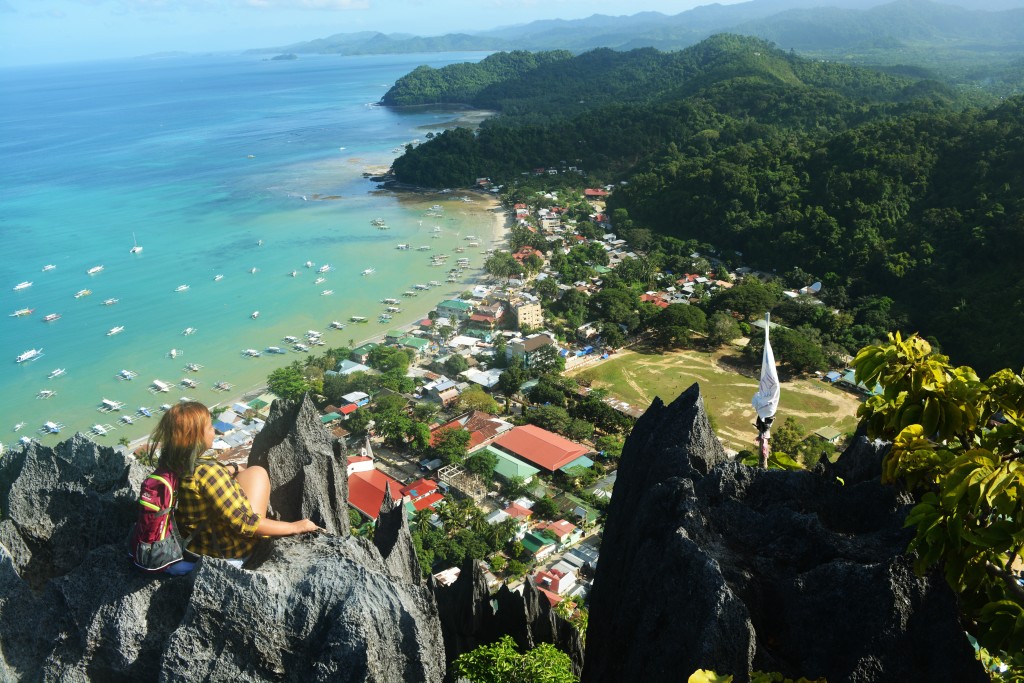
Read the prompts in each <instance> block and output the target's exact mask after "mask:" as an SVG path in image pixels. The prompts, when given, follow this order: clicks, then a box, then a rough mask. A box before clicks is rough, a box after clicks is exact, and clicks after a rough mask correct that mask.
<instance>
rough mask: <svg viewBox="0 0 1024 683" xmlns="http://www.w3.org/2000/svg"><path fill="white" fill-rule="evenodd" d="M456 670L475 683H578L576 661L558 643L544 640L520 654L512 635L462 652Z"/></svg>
mask: <svg viewBox="0 0 1024 683" xmlns="http://www.w3.org/2000/svg"><path fill="white" fill-rule="evenodd" d="M455 671H456V673H457V674H458V675H459V676H463V677H465V678H467V679H469V680H470V681H473V683H576V682H577V681H578V679H577V678H576V676H575V675H574V674H573V672H572V661H571V660H570V659H569V655H567V654H565V653H564V652H562V651H561V650H559V649H558V648H556V647H555V646H554V645H550V644H548V643H541V644H540V645H538V646H537V647H535V648H533V649H532V650H528V651H527V652H524V653H520V652H519V651H518V649H517V648H516V643H515V641H514V640H512V637H511V636H507V635H506V636H502V637H501V640H499V641H497V642H495V643H491V644H489V645H481V646H480V647H478V648H476V649H475V650H473V651H471V652H467V653H465V654H462V655H459V657H458V659H456V660H455Z"/></svg>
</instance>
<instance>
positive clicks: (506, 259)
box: [484, 251, 523, 280]
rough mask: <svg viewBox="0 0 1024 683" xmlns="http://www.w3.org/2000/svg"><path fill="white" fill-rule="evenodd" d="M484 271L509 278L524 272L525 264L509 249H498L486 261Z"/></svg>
mask: <svg viewBox="0 0 1024 683" xmlns="http://www.w3.org/2000/svg"><path fill="white" fill-rule="evenodd" d="M484 272H486V273H487V274H488V275H493V276H494V277H500V278H503V279H505V280H508V279H510V278H514V277H516V276H517V275H519V274H520V273H521V272H523V266H522V265H521V264H520V263H519V261H516V260H515V259H514V258H512V254H510V253H508V252H507V251H496V252H494V253H493V254H492V255H491V256H489V257H488V258H487V260H486V261H484Z"/></svg>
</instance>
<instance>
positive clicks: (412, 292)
mask: <svg viewBox="0 0 1024 683" xmlns="http://www.w3.org/2000/svg"><path fill="white" fill-rule="evenodd" d="M402 296H417V294H416V292H414V291H412V290H411V289H409V290H406V291H404V292H402Z"/></svg>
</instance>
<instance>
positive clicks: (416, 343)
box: [398, 335, 430, 353]
mask: <svg viewBox="0 0 1024 683" xmlns="http://www.w3.org/2000/svg"><path fill="white" fill-rule="evenodd" d="M398 343H399V344H401V345H402V346H404V347H405V348H407V349H412V350H413V351H415V352H416V353H425V352H426V350H427V349H428V348H429V347H430V342H429V341H428V340H426V339H421V338H420V337H413V336H412V335H410V336H408V337H402V338H401V339H399V340H398Z"/></svg>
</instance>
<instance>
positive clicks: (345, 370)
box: [324, 358, 370, 375]
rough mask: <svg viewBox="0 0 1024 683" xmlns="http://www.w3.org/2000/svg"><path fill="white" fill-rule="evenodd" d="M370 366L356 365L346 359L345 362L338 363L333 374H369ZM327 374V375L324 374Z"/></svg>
mask: <svg viewBox="0 0 1024 683" xmlns="http://www.w3.org/2000/svg"><path fill="white" fill-rule="evenodd" d="M369 371H370V366H369V365H363V364H362V363H357V362H355V361H353V360H349V359H348V358H346V359H345V360H343V361H341V362H340V363H338V365H337V367H335V369H334V372H335V373H336V374H339V375H351V374H352V373H353V372H369ZM324 374H327V373H324Z"/></svg>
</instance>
